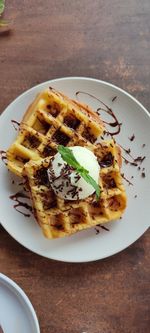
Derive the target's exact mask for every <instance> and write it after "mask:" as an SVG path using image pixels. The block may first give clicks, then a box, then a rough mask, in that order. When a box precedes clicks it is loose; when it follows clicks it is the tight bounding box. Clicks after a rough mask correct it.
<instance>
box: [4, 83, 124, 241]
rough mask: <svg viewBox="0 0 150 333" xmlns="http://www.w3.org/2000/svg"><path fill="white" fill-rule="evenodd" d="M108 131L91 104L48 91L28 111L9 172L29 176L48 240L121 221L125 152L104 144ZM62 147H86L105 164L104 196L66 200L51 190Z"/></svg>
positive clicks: (107, 142) (13, 147)
mask: <svg viewBox="0 0 150 333" xmlns="http://www.w3.org/2000/svg"><path fill="white" fill-rule="evenodd" d="M104 132H105V127H104V125H103V122H102V120H101V119H100V117H99V116H98V115H97V114H96V113H95V112H94V111H93V110H91V108H89V107H88V106H87V105H84V104H81V103H78V102H76V101H73V100H71V99H69V98H68V97H66V96H65V95H63V94H61V93H59V92H57V91H56V90H54V89H53V88H48V89H46V90H45V91H44V92H42V93H40V94H39V95H38V96H37V97H36V98H35V100H34V102H33V103H32V104H31V105H30V106H29V108H28V110H27V111H26V113H25V115H24V117H23V119H22V122H21V124H20V128H19V132H18V136H17V138H16V140H15V141H14V143H13V144H12V145H11V146H10V148H9V149H8V151H7V160H8V164H7V165H8V168H9V169H10V170H11V171H12V172H13V173H15V174H16V175H18V176H20V177H25V178H26V182H27V187H28V189H29V192H30V197H31V201H32V207H33V212H34V215H35V218H36V220H37V221H38V223H39V225H40V227H41V228H42V230H43V233H44V235H45V236H46V237H47V238H58V237H63V236H67V235H71V234H73V233H75V232H77V231H80V230H83V229H87V228H90V227H92V226H95V225H97V224H102V223H106V222H110V221H112V220H116V219H118V218H120V217H121V216H122V214H123V212H124V210H125V207H126V193H125V189H124V186H123V183H122V177H121V173H120V167H121V152H120V148H119V147H118V146H117V145H116V143H115V142H114V140H113V139H111V140H100V142H99V143H96V142H98V141H97V139H98V138H102V139H103V134H104ZM58 145H63V146H67V147H72V146H83V147H86V148H88V149H89V150H91V151H92V152H93V153H94V154H95V156H96V157H97V160H98V163H99V165H100V174H99V185H100V188H101V195H100V198H99V200H98V201H97V200H96V197H95V194H93V195H91V196H89V197H88V198H86V199H84V200H74V201H72V200H65V199H62V198H60V197H59V196H57V195H56V194H55V193H54V191H53V189H52V188H51V186H50V183H49V180H48V175H47V170H48V169H49V166H50V163H51V159H52V158H53V156H54V155H55V154H56V153H57V147H58Z"/></svg>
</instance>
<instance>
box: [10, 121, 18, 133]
mask: <svg viewBox="0 0 150 333" xmlns="http://www.w3.org/2000/svg"><path fill="white" fill-rule="evenodd" d="M11 122H12V125H13V127H14V129H15V131H17V130H18V129H19V126H20V123H19V122H18V121H17V120H14V119H11Z"/></svg>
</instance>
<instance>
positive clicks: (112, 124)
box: [76, 91, 122, 136]
mask: <svg viewBox="0 0 150 333" xmlns="http://www.w3.org/2000/svg"><path fill="white" fill-rule="evenodd" d="M79 94H84V95H88V96H90V97H92V98H93V99H95V100H96V101H98V102H99V103H101V104H102V105H103V106H104V107H105V108H106V109H104V108H103V107H99V108H98V109H97V111H96V112H97V114H98V115H100V111H103V112H105V113H107V114H109V115H110V116H111V117H112V122H108V121H104V120H103V122H104V123H105V124H107V125H109V126H110V127H113V128H116V131H114V132H109V131H107V133H108V134H109V135H112V136H113V135H117V134H119V133H120V130H121V126H122V123H119V121H118V119H117V117H116V115H115V114H114V112H113V111H112V109H111V108H110V107H109V106H108V105H106V104H105V103H104V102H103V101H101V100H100V99H99V98H97V97H96V96H94V95H92V94H89V93H87V92H84V91H77V92H76V97H77V99H78V95H79ZM116 98H117V96H115V99H116ZM115 99H114V100H115Z"/></svg>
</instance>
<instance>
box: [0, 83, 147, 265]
mask: <svg viewBox="0 0 150 333" xmlns="http://www.w3.org/2000/svg"><path fill="white" fill-rule="evenodd" d="M64 80H65V81H66V80H67V81H68V80H82V81H91V82H97V83H100V84H102V85H104V86H106V87H112V88H115V89H116V90H118V91H120V92H121V93H123V94H124V95H126V96H127V97H128V98H130V99H131V100H132V101H134V102H135V103H136V104H137V105H139V106H140V108H141V109H142V110H143V111H144V113H145V114H146V115H147V116H148V119H150V113H149V112H148V110H147V109H146V108H145V107H144V106H143V104H141V102H139V101H138V100H137V99H136V98H135V97H133V96H132V95H131V94H130V93H128V92H127V91H125V90H124V89H122V88H120V87H118V86H116V85H114V84H112V83H109V82H107V81H103V80H99V79H95V78H92V77H84V76H67V77H60V78H55V79H51V80H47V81H44V82H41V83H39V84H37V85H35V86H33V87H31V88H29V89H28V90H25V91H24V92H23V93H21V94H20V95H19V96H17V97H16V98H15V99H14V100H13V101H12V102H11V103H10V104H9V105H8V106H7V107H6V108H5V109H4V110H3V112H2V114H1V115H0V119H1V117H3V115H4V113H5V112H8V110H9V108H10V106H12V105H13V104H15V103H16V102H18V101H19V99H21V98H22V97H24V96H26V95H28V93H30V92H33V91H34V90H36V89H37V88H40V87H41V88H42V86H44V85H46V84H47V85H49V84H52V83H53V82H54V83H55V82H56V81H57V82H61V81H64ZM0 224H1V225H2V226H3V228H4V229H5V230H6V231H7V232H8V234H9V235H10V236H11V237H12V238H13V239H15V240H16V241H17V242H18V243H19V244H20V245H22V246H23V247H24V248H26V249H28V250H30V251H32V252H33V253H35V254H38V255H40V256H42V257H44V258H47V259H50V260H56V261H60V262H66V263H86V262H94V261H97V260H102V259H105V258H109V257H111V256H113V255H115V254H117V253H119V252H122V251H124V250H125V249H126V248H128V247H129V246H131V245H132V244H134V243H135V242H136V241H137V240H138V239H139V238H140V237H142V235H144V233H145V232H146V231H147V230H148V229H149V226H147V227H146V228H145V229H144V231H143V233H142V234H141V235H138V236H137V237H136V238H135V239H134V241H133V242H132V243H129V244H128V245H126V246H125V247H123V248H120V247H119V248H118V250H114V252H113V251H112V253H111V254H109V255H107V254H105V255H103V256H102V257H99V256H95V259H91V258H89V259H81V260H80V258H78V260H76V259H75V260H74V259H71V260H70V259H66V258H65V259H63V258H55V256H52V257H50V256H49V255H48V254H44V253H41V252H40V251H38V250H34V249H33V248H32V247H30V246H26V245H24V243H22V242H20V240H18V238H17V237H14V235H12V233H10V232H9V231H8V230H7V227H5V226H4V225H3V222H0Z"/></svg>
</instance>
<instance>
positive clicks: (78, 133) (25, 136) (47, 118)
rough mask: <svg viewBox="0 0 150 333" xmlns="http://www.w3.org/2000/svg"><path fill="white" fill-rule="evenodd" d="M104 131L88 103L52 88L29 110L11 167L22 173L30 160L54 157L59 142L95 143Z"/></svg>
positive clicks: (10, 156)
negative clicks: (82, 102)
mask: <svg viewBox="0 0 150 333" xmlns="http://www.w3.org/2000/svg"><path fill="white" fill-rule="evenodd" d="M103 132H104V125H103V122H102V121H101V119H100V118H99V116H98V115H97V114H96V113H95V112H94V111H92V110H91V109H90V108H89V107H88V106H86V105H83V104H81V103H78V102H75V101H72V100H70V99H69V98H68V97H66V96H64V95H63V94H61V93H59V92H57V91H56V90H54V89H52V88H48V89H47V90H45V91H44V92H42V93H40V94H39V95H38V96H37V97H36V99H35V100H34V102H33V103H32V104H31V105H30V106H29V108H28V110H27V111H26V113H25V115H24V117H23V119H22V122H21V124H20V129H19V133H18V136H17V138H16V140H15V141H14V143H13V144H12V145H11V146H10V148H9V149H8V151H7V160H8V168H9V169H10V170H11V171H12V172H14V173H15V174H16V175H18V176H22V171H23V167H24V165H25V164H26V163H27V162H28V161H29V160H38V159H39V158H44V157H47V156H53V155H54V154H55V153H56V149H57V146H58V144H62V145H64V146H75V145H80V146H91V145H92V144H93V142H95V141H96V139H97V138H98V136H99V135H102V134H103Z"/></svg>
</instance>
